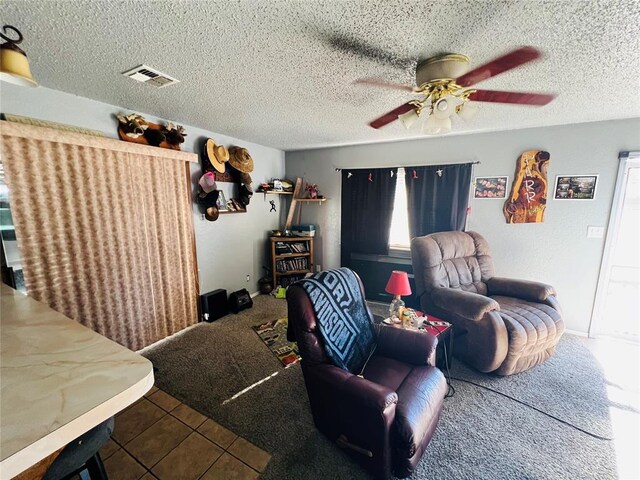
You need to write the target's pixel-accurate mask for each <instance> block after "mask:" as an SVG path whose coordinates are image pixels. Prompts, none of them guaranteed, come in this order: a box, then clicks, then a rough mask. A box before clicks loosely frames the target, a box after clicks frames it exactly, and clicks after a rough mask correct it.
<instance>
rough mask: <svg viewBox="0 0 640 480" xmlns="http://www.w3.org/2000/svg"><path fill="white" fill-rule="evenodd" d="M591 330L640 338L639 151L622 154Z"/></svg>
mask: <svg viewBox="0 0 640 480" xmlns="http://www.w3.org/2000/svg"><path fill="white" fill-rule="evenodd" d="M589 333H590V334H591V335H610V336H615V337H624V338H628V339H630V340H635V341H638V340H640V152H624V153H623V154H621V157H620V170H619V172H618V181H617V184H616V192H615V195H614V199H613V205H612V207H611V218H610V220H609V228H608V232H607V240H606V243H605V251H604V255H603V258H602V267H601V270H600V278H599V281H598V290H597V293H596V303H595V305H594V311H593V317H592V323H591V331H590V332H589Z"/></svg>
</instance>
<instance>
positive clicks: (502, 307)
mask: <svg viewBox="0 0 640 480" xmlns="http://www.w3.org/2000/svg"><path fill="white" fill-rule="evenodd" d="M411 259H412V263H413V273H414V276H415V282H416V290H417V295H418V297H419V298H420V304H421V306H422V310H423V311H424V312H425V313H427V314H431V315H434V316H436V317H439V318H441V319H442V320H446V321H448V322H450V323H452V324H453V326H454V338H455V340H454V355H455V356H456V357H458V358H460V359H461V360H463V361H464V362H465V363H467V364H469V365H470V366H472V367H474V368H476V369H477V370H480V371H481V372H493V373H495V374H497V375H512V374H514V373H519V372H522V371H524V370H527V369H529V368H531V367H534V366H535V365H538V364H540V363H542V362H544V361H545V360H546V359H548V358H549V357H550V356H551V355H553V352H554V351H555V347H556V344H557V343H558V341H559V340H560V337H561V336H562V334H563V333H564V322H563V320H562V314H561V310H560V305H559V304H558V300H557V299H556V296H555V295H556V293H555V291H554V289H553V287H551V286H549V285H545V284H543V283H538V282H531V281H525V280H512V279H507V278H500V277H495V276H494V274H493V259H492V257H491V250H490V249H489V245H488V244H487V242H486V240H485V239H484V238H483V237H482V236H481V235H479V234H478V233H475V232H442V233H434V234H431V235H426V236H424V237H416V238H414V239H413V240H412V241H411Z"/></svg>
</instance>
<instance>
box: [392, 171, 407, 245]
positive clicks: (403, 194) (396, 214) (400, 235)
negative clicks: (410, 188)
mask: <svg viewBox="0 0 640 480" xmlns="http://www.w3.org/2000/svg"><path fill="white" fill-rule="evenodd" d="M404 177H405V170H404V168H402V167H400V168H398V175H397V176H396V193H395V195H394V199H393V215H392V217H391V231H390V232H389V249H390V250H400V251H407V250H409V245H410V238H409V216H408V214H407V210H408V209H407V187H406V184H405V181H404Z"/></svg>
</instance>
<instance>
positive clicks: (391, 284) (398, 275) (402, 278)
mask: <svg viewBox="0 0 640 480" xmlns="http://www.w3.org/2000/svg"><path fill="white" fill-rule="evenodd" d="M384 290H385V292H387V293H390V294H391V295H393V300H392V301H391V305H389V320H391V321H394V320H393V317H396V318H397V319H398V321H399V319H400V314H401V313H402V312H399V310H401V309H402V308H404V302H403V301H402V298H400V297H401V296H402V295H411V286H410V285H409V275H407V272H403V271H400V270H394V271H393V272H391V276H390V277H389V281H388V282H387V286H386V287H385V289H384Z"/></svg>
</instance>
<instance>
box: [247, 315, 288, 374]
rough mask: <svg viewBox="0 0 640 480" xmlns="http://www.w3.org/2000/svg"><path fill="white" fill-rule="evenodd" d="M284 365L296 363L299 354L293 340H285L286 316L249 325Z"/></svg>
mask: <svg viewBox="0 0 640 480" xmlns="http://www.w3.org/2000/svg"><path fill="white" fill-rule="evenodd" d="M251 328H253V329H254V330H255V332H256V333H257V334H258V336H259V337H260V339H261V340H262V341H263V342H264V344H265V345H266V346H267V347H269V350H271V351H272V352H273V354H274V355H275V356H276V357H278V359H279V360H280V361H281V362H282V364H283V365H284V366H285V367H290V366H291V365H293V364H295V363H298V361H299V360H300V354H299V353H298V345H297V344H296V343H295V342H289V341H287V317H284V318H279V319H277V320H273V321H271V322H267V323H263V324H261V325H255V326H253V327H251Z"/></svg>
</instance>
